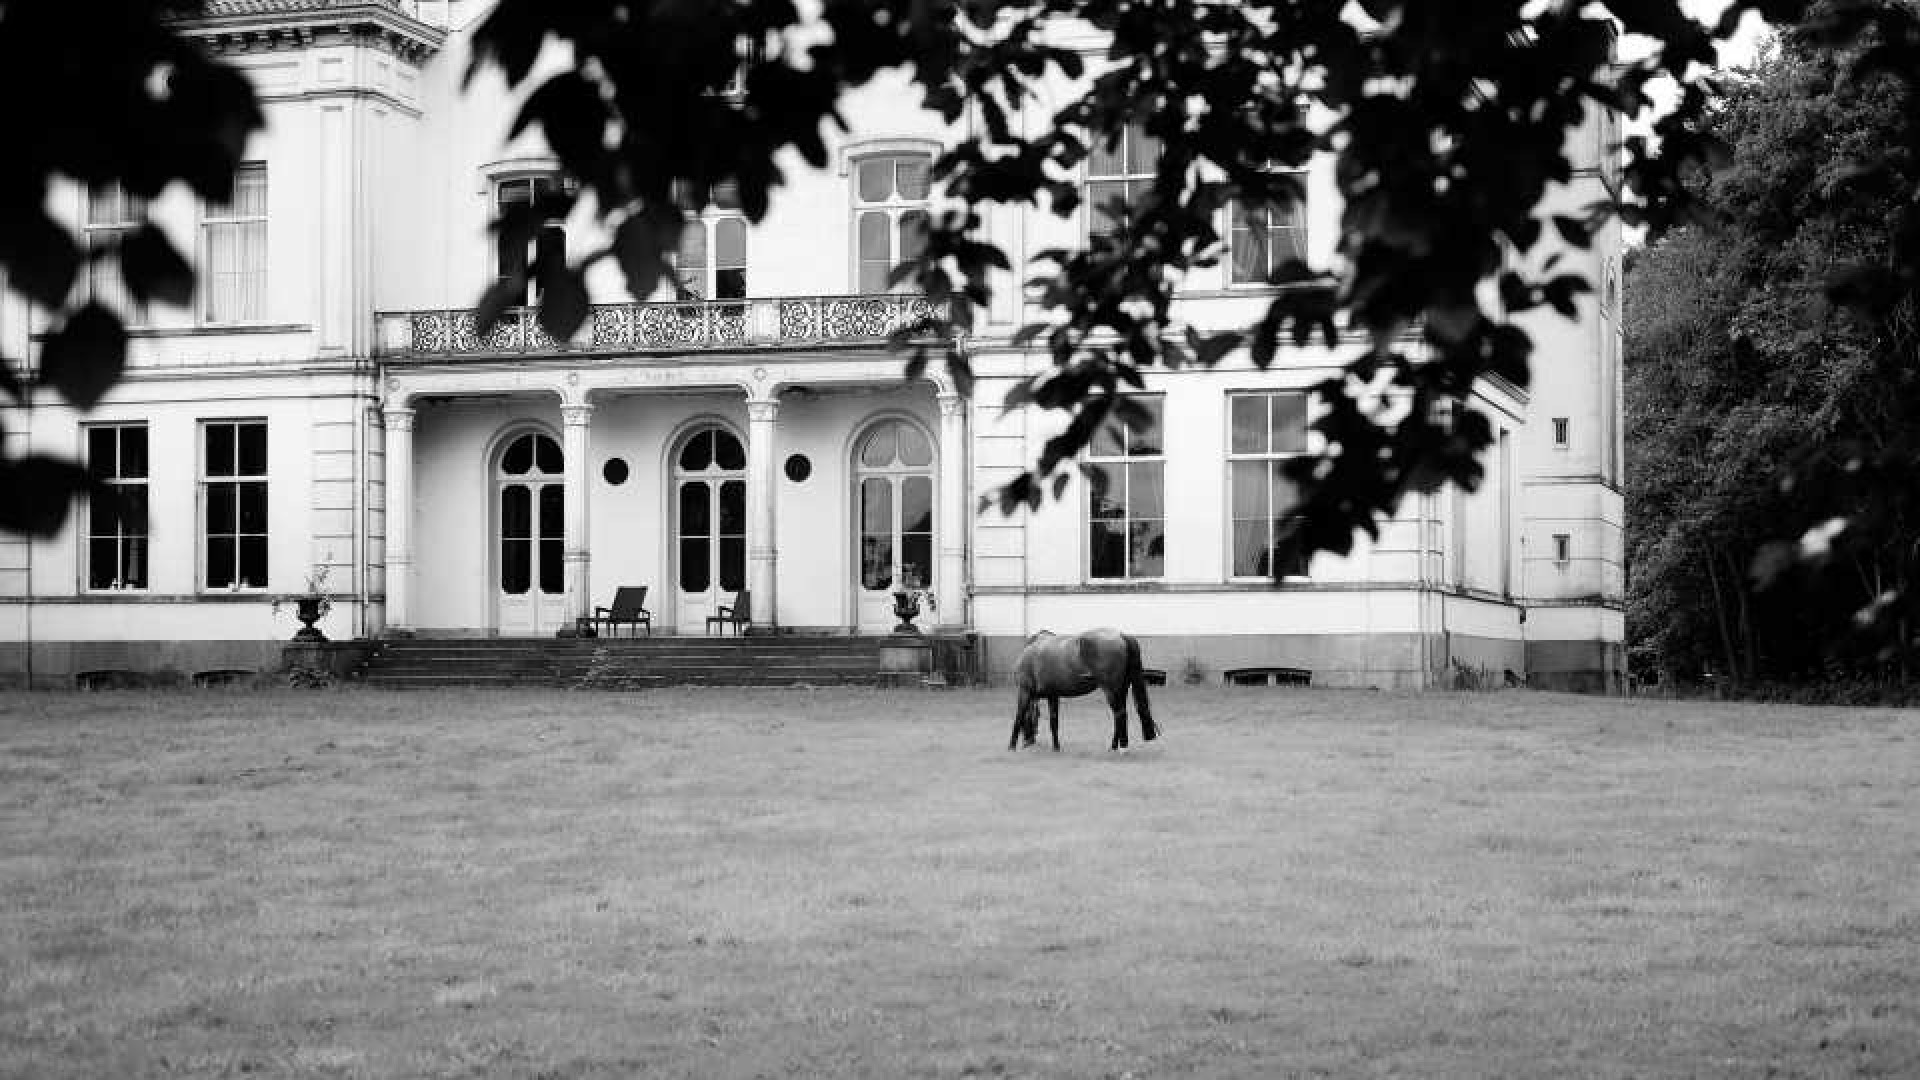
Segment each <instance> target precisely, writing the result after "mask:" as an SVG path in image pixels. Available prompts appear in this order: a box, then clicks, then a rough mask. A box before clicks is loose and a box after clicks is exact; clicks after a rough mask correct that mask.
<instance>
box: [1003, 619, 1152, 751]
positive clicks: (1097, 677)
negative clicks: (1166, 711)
mask: <svg viewBox="0 0 1920 1080" xmlns="http://www.w3.org/2000/svg"><path fill="white" fill-rule="evenodd" d="M1013 678H1014V684H1015V685H1016V686H1018V687H1019V688H1020V703H1019V705H1017V706H1015V708H1014V712H1013V736H1012V737H1011V738H1009V739H1008V740H1007V749H1009V750H1012V749H1014V748H1015V747H1016V746H1017V745H1018V744H1019V742H1020V736H1021V735H1022V734H1024V735H1025V736H1026V738H1027V745H1028V746H1032V745H1033V743H1034V740H1035V739H1037V738H1039V736H1040V699H1041V698H1045V699H1046V701H1047V719H1048V723H1049V724H1050V726H1051V727H1052V729H1053V748H1054V749H1055V750H1058V749H1060V699H1061V698H1063V697H1079V696H1080V695H1082V694H1089V693H1092V692H1093V691H1094V690H1096V689H1097V690H1100V691H1102V692H1103V693H1105V694H1106V695H1107V705H1108V707H1109V708H1111V709H1112V710H1113V745H1112V746H1110V747H1108V749H1111V750H1121V751H1124V750H1126V748H1127V691H1128V690H1132V691H1133V703H1134V705H1135V706H1136V707H1138V708H1139V710H1140V737H1141V739H1142V740H1145V741H1149V742H1150V741H1152V740H1153V739H1155V738H1158V737H1159V735H1160V729H1159V728H1157V727H1155V726H1154V723H1153V710H1152V709H1150V708H1148V706H1147V680H1146V678H1145V677H1144V676H1143V675H1142V674H1141V669H1140V643H1139V642H1138V641H1135V640H1134V639H1133V637H1132V636H1131V635H1128V634H1123V633H1121V632H1120V631H1118V630H1107V629H1101V630H1088V631H1085V632H1084V633H1079V634H1073V635H1071V636H1068V637H1058V636H1055V635H1054V634H1053V633H1052V632H1051V631H1048V630H1042V631H1040V632H1039V633H1037V634H1035V635H1033V636H1032V637H1030V638H1028V639H1027V647H1026V648H1025V649H1022V650H1021V652H1020V659H1019V661H1018V662H1016V663H1015V664H1014V668H1013Z"/></svg>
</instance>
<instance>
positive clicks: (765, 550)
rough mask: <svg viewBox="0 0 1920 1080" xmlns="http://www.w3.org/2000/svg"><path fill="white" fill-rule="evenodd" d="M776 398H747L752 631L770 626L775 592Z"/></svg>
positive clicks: (777, 411)
mask: <svg viewBox="0 0 1920 1080" xmlns="http://www.w3.org/2000/svg"><path fill="white" fill-rule="evenodd" d="M779 412H780V403H779V402H777V401H751V400H750V401H748V402H747V588H748V589H749V590H751V591H752V593H753V625H752V627H751V629H752V630H754V631H767V630H771V629H772V628H773V626H774V625H775V620H774V613H775V611H776V610H778V609H776V608H775V607H774V603H775V600H776V598H777V596H778V592H777V589H776V581H777V579H776V577H775V574H774V564H775V562H776V561H777V559H778V557H779V552H778V549H777V548H776V547H775V546H774V531H773V530H774V515H773V496H774V491H775V483H776V482H777V474H776V473H775V469H776V468H777V467H778V463H777V461H776V460H775V456H774V452H773V418H774V417H775V416H777V415H778V414H779Z"/></svg>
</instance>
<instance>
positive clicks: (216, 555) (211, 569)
mask: <svg viewBox="0 0 1920 1080" xmlns="http://www.w3.org/2000/svg"><path fill="white" fill-rule="evenodd" d="M233 551H234V545H233V537H231V536H209V537H208V538H207V587H208V588H210V589H225V588H228V587H230V586H232V585H233V583H234V577H233V572H234V557H233Z"/></svg>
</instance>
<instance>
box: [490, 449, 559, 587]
mask: <svg viewBox="0 0 1920 1080" xmlns="http://www.w3.org/2000/svg"><path fill="white" fill-rule="evenodd" d="M565 465H566V461H565V458H564V457H563V456H562V455H561V452H560V444H559V443H557V442H554V441H553V439H552V438H550V437H548V436H546V435H542V434H540V433H538V432H528V433H527V434H525V435H521V436H519V437H517V438H515V439H514V440H513V441H512V442H510V443H508V444H507V448H506V449H505V450H504V451H502V452H501V454H500V466H499V469H498V470H497V472H496V482H497V484H498V486H499V489H500V496H499V510H500V560H499V561H500V591H501V592H502V593H505V594H506V595H508V596H524V595H526V594H527V593H528V592H530V591H532V590H533V589H534V586H535V584H536V583H537V584H538V586H539V591H540V592H542V593H546V594H548V595H557V594H559V593H561V592H564V591H565V590H566V571H565V564H564V562H563V560H562V556H563V553H564V550H565V547H564V545H565V538H566V516H567V515H566V485H565V478H564V475H563V474H564V473H565V472H566V468H565Z"/></svg>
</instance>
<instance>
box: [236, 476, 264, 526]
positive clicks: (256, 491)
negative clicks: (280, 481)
mask: <svg viewBox="0 0 1920 1080" xmlns="http://www.w3.org/2000/svg"><path fill="white" fill-rule="evenodd" d="M239 488H240V531H241V532H243V533H264V532H266V531H267V485H266V483H265V482H264V481H260V480H254V481H251V482H249V483H245V484H241V485H239Z"/></svg>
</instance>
